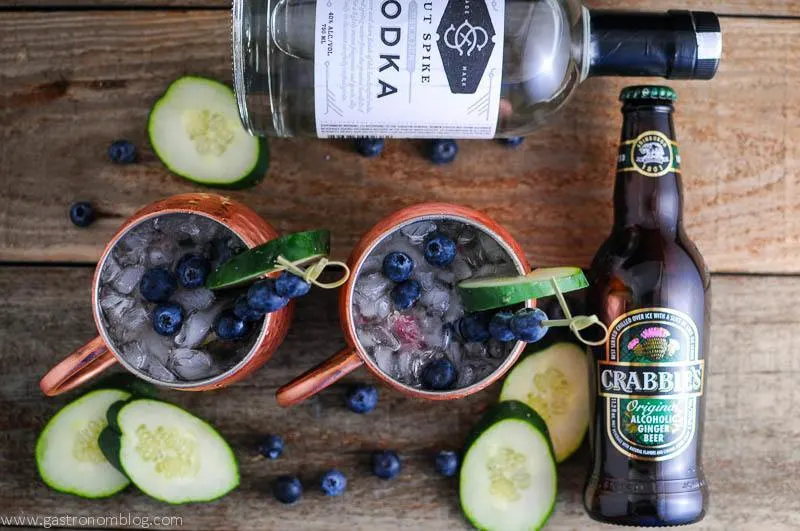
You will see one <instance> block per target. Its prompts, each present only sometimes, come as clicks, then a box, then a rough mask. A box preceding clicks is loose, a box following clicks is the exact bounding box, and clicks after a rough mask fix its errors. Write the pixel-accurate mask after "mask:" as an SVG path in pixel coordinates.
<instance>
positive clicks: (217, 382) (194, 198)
mask: <svg viewBox="0 0 800 531" xmlns="http://www.w3.org/2000/svg"><path fill="white" fill-rule="evenodd" d="M176 213H184V214H185V213H189V214H198V215H200V216H204V217H207V218H210V219H212V220H214V221H217V222H218V223H220V224H222V225H223V226H225V227H227V228H228V229H229V230H230V231H231V232H233V233H234V234H236V235H237V236H238V237H239V238H241V240H242V241H243V242H244V244H245V245H246V246H247V247H255V246H257V245H260V244H262V243H265V242H267V241H269V240H273V239H275V238H277V237H278V231H276V230H275V228H274V227H272V225H270V224H269V223H267V222H266V221H265V220H264V219H262V218H261V217H260V216H259V215H258V214H256V213H255V212H254V211H253V210H251V209H250V208H248V207H246V206H245V205H243V204H241V203H239V202H237V201H233V200H231V199H228V198H226V197H222V196H219V195H215V194H183V195H176V196H172V197H168V198H166V199H163V200H161V201H157V202H155V203H152V204H150V205H148V206H146V207H144V208H142V209H141V210H139V211H138V212H136V213H135V214H133V215H132V216H131V217H130V218H128V220H127V221H125V223H123V225H122V227H120V228H119V230H118V231H117V233H116V234H114V236H113V237H112V238H111V241H109V242H108V244H106V247H105V249H104V250H103V254H102V256H101V257H100V260H99V261H98V263H97V268H96V269H95V273H94V280H93V282H92V313H93V315H94V321H95V325H96V326H97V330H98V332H99V334H100V335H99V336H98V337H96V338H94V339H93V340H91V341H89V342H88V343H86V344H85V345H83V346H82V347H80V348H78V349H77V350H76V351H74V352H73V353H72V354H70V355H69V356H67V357H66V358H65V359H64V360H62V361H61V362H60V363H59V364H58V365H56V366H55V367H53V368H52V369H50V371H49V372H48V373H47V374H45V376H44V377H43V378H42V380H41V382H39V386H40V387H41V389H42V391H43V392H44V393H45V394H46V395H49V396H54V395H58V394H61V393H64V392H66V391H69V390H70V389H73V388H75V387H77V386H79V385H81V384H82V383H84V382H86V381H87V380H90V379H91V378H94V377H95V376H97V375H98V374H100V373H101V372H103V371H104V370H106V369H108V368H109V367H111V366H112V365H114V364H116V363H119V364H120V365H122V366H123V367H125V368H126V369H127V370H128V371H130V372H132V373H133V374H135V375H136V376H138V377H139V378H142V379H144V380H147V381H149V382H151V383H155V384H157V385H161V386H164V387H169V388H171V389H179V390H183V391H206V390H210V389H217V388H220V387H225V386H227V385H230V384H232V383H234V382H236V381H239V380H241V379H242V378H245V377H246V376H248V375H249V374H251V373H252V372H253V371H255V370H256V369H258V368H259V367H261V366H262V365H263V364H264V363H265V362H266V361H267V360H268V359H269V358H270V357H271V356H272V354H273V353H274V352H275V350H276V349H277V348H278V346H279V345H280V344H281V343H282V342H283V339H284V337H285V336H286V333H287V331H288V330H289V324H290V322H291V320H292V314H293V309H294V305H293V304H292V303H290V304H289V305H288V306H287V307H285V308H283V309H281V310H279V311H277V312H273V313H270V314H267V315H266V317H265V318H264V322H263V325H262V326H261V330H260V331H259V333H258V337H257V338H256V340H255V343H254V345H253V347H252V348H251V349H250V351H249V352H248V353H247V355H246V356H245V357H244V358H243V359H242V360H241V361H240V362H239V363H238V364H236V365H235V366H234V367H232V368H230V369H229V370H228V371H226V372H224V373H222V374H218V375H216V376H213V377H210V378H207V379H204V380H199V381H196V382H170V383H164V382H160V381H158V380H155V379H153V378H151V377H150V376H148V375H147V374H145V373H143V372H142V371H139V370H137V369H136V368H135V367H133V366H131V365H130V364H129V363H128V362H127V361H126V360H125V359H124V358H123V357H122V355H121V354H120V352H119V351H118V348H117V345H115V344H114V342H113V341H112V340H111V339H110V338H109V335H108V332H107V331H106V328H105V324H104V322H103V319H102V315H101V310H100V305H99V304H98V294H99V291H100V272H101V271H102V269H103V266H104V265H105V262H106V260H107V259H108V257H109V256H110V255H111V251H112V250H113V249H114V246H115V245H116V244H117V242H119V241H120V239H121V238H122V237H123V236H125V234H127V233H128V231H129V230H130V229H132V228H133V227H135V226H138V225H139V224H140V223H141V222H143V221H145V220H148V219H151V218H154V217H158V216H162V215H165V214H176Z"/></svg>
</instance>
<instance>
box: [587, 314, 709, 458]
mask: <svg viewBox="0 0 800 531" xmlns="http://www.w3.org/2000/svg"><path fill="white" fill-rule="evenodd" d="M698 341H699V338H698V333H697V327H696V326H695V324H694V322H693V321H692V319H691V318H690V317H689V316H688V315H686V314H683V313H681V312H678V311H675V310H670V309H666V308H643V309H641V310H635V311H633V312H630V313H627V314H624V315H622V316H620V317H619V318H617V320H616V321H614V323H612V325H611V327H610V334H609V339H608V343H607V344H606V355H605V359H603V360H600V361H599V362H598V364H597V394H598V397H599V399H600V400H601V401H602V403H603V405H604V408H605V415H606V430H607V433H608V436H609V440H610V441H611V442H612V444H613V445H614V446H615V447H616V448H617V450H619V451H620V452H622V453H623V454H625V455H626V456H628V457H631V458H633V459H639V460H643V461H664V460H667V459H671V458H673V457H675V456H677V455H679V454H680V453H681V452H683V451H684V450H686V448H687V447H688V446H689V445H690V444H691V442H692V441H693V440H694V436H695V431H696V425H697V414H698V400H699V398H700V396H702V394H703V383H704V380H705V378H704V366H705V364H704V361H703V360H702V359H700V353H699V351H698V344H699V343H698Z"/></svg>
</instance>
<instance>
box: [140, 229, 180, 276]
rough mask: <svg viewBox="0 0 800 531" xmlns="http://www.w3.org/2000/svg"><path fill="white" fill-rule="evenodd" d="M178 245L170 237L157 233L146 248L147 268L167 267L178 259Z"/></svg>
mask: <svg viewBox="0 0 800 531" xmlns="http://www.w3.org/2000/svg"><path fill="white" fill-rule="evenodd" d="M178 257H179V255H178V244H177V242H176V241H175V240H174V239H173V238H172V237H170V236H168V235H166V234H164V233H162V232H159V233H157V234H156V235H155V237H154V238H153V241H152V242H151V243H150V246H149V247H148V248H147V267H169V266H170V265H172V264H174V263H175V261H176V260H177V259H178Z"/></svg>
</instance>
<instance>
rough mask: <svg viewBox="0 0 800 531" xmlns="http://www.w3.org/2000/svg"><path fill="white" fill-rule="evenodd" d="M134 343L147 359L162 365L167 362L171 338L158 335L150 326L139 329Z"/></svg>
mask: <svg viewBox="0 0 800 531" xmlns="http://www.w3.org/2000/svg"><path fill="white" fill-rule="evenodd" d="M184 325H185V323H184ZM136 341H138V342H139V343H140V344H141V347H142V349H143V350H144V352H145V354H146V355H147V356H148V358H151V359H156V360H158V361H160V362H161V363H162V364H163V363H166V362H167V356H168V355H169V351H170V349H171V348H172V339H171V338H169V337H166V336H162V335H159V334H157V333H156V331H155V330H153V327H152V326H147V327H144V328H142V329H141V333H140V334H139V335H138V337H137V338H136Z"/></svg>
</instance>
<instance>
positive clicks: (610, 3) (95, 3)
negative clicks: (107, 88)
mask: <svg viewBox="0 0 800 531" xmlns="http://www.w3.org/2000/svg"><path fill="white" fill-rule="evenodd" d="M586 4H587V5H588V6H589V7H592V8H597V9H641V10H645V9H649V10H653V11H661V10H665V9H694V10H699V11H715V12H717V13H720V14H728V15H751V16H765V15H768V16H778V17H779V16H784V17H785V16H799V15H800V4H799V3H798V2H797V1H796V0H670V1H669V2H663V1H661V0H627V1H626V2H620V1H619V0H586ZM230 5H231V0H0V9H2V8H18V9H25V8H41V7H56V8H64V7H107V6H114V7H119V8H127V7H146V8H160V7H186V8H218V9H225V8H227V7H228V6H230Z"/></svg>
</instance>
